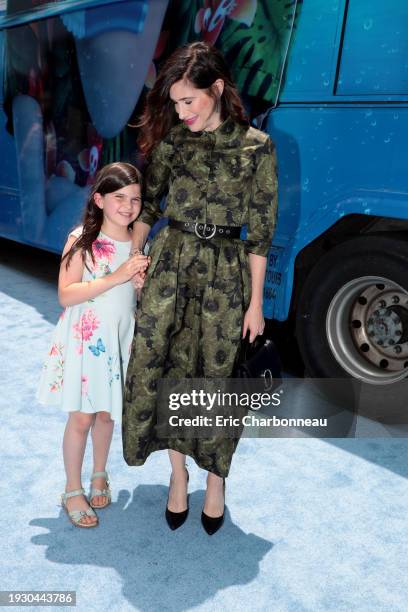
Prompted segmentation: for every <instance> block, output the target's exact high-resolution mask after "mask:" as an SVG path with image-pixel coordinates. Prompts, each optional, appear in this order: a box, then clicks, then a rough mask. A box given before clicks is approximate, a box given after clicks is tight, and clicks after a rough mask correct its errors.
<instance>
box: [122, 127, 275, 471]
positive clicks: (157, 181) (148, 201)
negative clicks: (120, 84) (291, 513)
mask: <svg viewBox="0 0 408 612" xmlns="http://www.w3.org/2000/svg"><path fill="white" fill-rule="evenodd" d="M166 193H167V194H168V197H167V208H166V211H165V214H166V216H168V217H171V218H173V219H176V220H178V221H193V222H194V221H198V222H206V223H215V224H219V225H228V226H241V225H244V224H247V239H246V241H242V240H239V239H234V240H231V239H226V238H222V237H217V238H212V239H211V240H203V239H200V238H199V237H197V236H196V235H195V234H191V233H186V232H183V231H180V230H177V229H173V228H169V227H166V228H165V229H163V230H162V231H161V232H160V233H159V234H158V235H157V236H156V238H155V240H154V243H153V247H152V250H151V258H152V259H151V264H150V267H149V270H148V274H147V278H146V281H145V285H144V288H143V294H142V299H141V303H140V307H139V308H138V312H137V317H136V328H135V336H134V340H133V345H132V352H131V357H130V362H129V367H128V371H127V381H126V390H125V401H124V410H123V424H122V427H123V450H124V457H125V460H126V462H127V463H128V464H129V465H141V464H143V463H144V462H145V460H146V458H147V457H148V456H149V454H150V453H151V452H153V451H155V450H160V449H165V448H172V449H175V450H177V451H179V452H181V453H183V454H186V455H190V456H191V457H193V458H194V460H195V461H196V463H197V464H198V465H199V466H200V467H202V468H204V469H205V470H208V471H210V472H214V473H215V474H217V475H219V476H223V477H225V476H227V475H228V471H229V467H230V463H231V458H232V455H233V452H234V450H235V448H236V445H237V442H238V441H237V440H236V439H231V438H226V437H223V436H217V437H212V438H208V439H203V438H193V439H189V440H187V439H178V438H167V439H160V438H158V437H157V434H156V430H155V424H156V395H157V383H158V381H159V380H160V379H161V378H171V379H181V378H220V377H222V378H223V377H225V378H226V377H229V376H230V375H231V373H232V369H233V365H234V361H235V358H236V354H237V350H238V348H239V344H240V338H241V331H242V323H243V317H244V314H245V311H246V309H247V307H248V305H249V301H250V291H251V284H250V270H249V263H248V253H255V254H257V255H262V256H265V257H266V255H267V253H268V249H269V247H270V244H271V239H272V235H273V231H274V226H275V218H276V209H277V177H276V157H275V149H274V145H273V144H272V142H271V140H270V138H269V136H268V135H267V134H265V133H264V132H261V131H259V130H256V129H255V128H253V127H248V126H246V125H241V124H238V123H235V122H234V121H233V120H232V119H231V118H228V119H226V120H225V121H224V122H223V123H222V124H221V125H220V126H219V127H218V128H217V129H216V130H214V131H213V132H196V133H194V132H191V131H190V130H189V129H188V128H187V127H186V126H184V124H179V125H177V126H175V127H174V128H172V130H171V131H170V132H169V134H168V135H167V136H166V137H165V138H164V139H163V141H162V142H161V143H160V144H159V145H158V146H157V147H156V149H155V150H154V152H153V154H152V159H151V163H150V165H149V167H148V169H147V172H146V186H145V198H144V207H143V211H142V213H141V215H140V217H139V220H140V221H144V222H145V223H148V224H149V225H153V223H154V222H155V221H157V219H159V217H160V216H161V214H162V212H161V210H160V202H161V200H162V198H163V196H164V195H165V194H166Z"/></svg>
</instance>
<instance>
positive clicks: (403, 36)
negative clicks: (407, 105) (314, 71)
mask: <svg viewBox="0 0 408 612" xmlns="http://www.w3.org/2000/svg"><path fill="white" fill-rule="evenodd" d="M407 23H408V3H407V2H406V0H394V2H392V6H391V4H390V3H385V2H384V1H383V0H370V2H360V1H358V0H350V3H349V7H348V12H347V22H346V24H345V30H344V42H343V50H342V55H341V63H340V71H339V79H338V82H337V89H336V94H339V95H345V96H351V95H354V96H355V95H384V94H386V95H398V94H400V95H401V94H402V95H404V94H405V95H407V94H408V30H407V28H406V24H407Z"/></svg>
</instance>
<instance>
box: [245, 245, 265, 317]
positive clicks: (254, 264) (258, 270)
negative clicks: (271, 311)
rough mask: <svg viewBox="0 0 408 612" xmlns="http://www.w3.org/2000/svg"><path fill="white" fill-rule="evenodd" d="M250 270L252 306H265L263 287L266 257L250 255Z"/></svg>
mask: <svg viewBox="0 0 408 612" xmlns="http://www.w3.org/2000/svg"><path fill="white" fill-rule="evenodd" d="M249 268H250V270H251V285H252V287H251V289H252V290H251V305H252V306H260V307H261V308H262V305H263V287H264V282H265V272H266V257H263V256H262V255H255V253H249Z"/></svg>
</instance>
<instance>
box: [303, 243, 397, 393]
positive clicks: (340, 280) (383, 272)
mask: <svg viewBox="0 0 408 612" xmlns="http://www.w3.org/2000/svg"><path fill="white" fill-rule="evenodd" d="M364 277H367V278H368V277H381V278H383V279H387V280H389V281H390V284H394V285H398V286H399V287H400V288H402V291H401V290H400V293H399V295H400V296H401V297H402V298H403V299H401V304H403V305H402V307H401V308H402V309H403V319H404V321H405V327H404V329H405V332H406V328H407V322H406V321H407V319H406V318H405V317H406V315H405V311H406V313H408V242H406V241H404V240H401V239H395V238H391V237H389V236H383V235H382V236H362V237H359V238H355V239H352V240H348V241H346V242H344V243H342V244H340V245H338V246H336V247H334V248H333V249H332V250H331V251H329V252H328V253H327V254H326V255H325V256H324V257H323V258H322V259H321V260H320V261H319V262H318V263H317V264H316V265H315V266H314V268H313V269H312V270H311V272H310V273H309V275H308V277H307V279H306V281H305V283H304V286H303V287H302V290H301V295H300V299H299V303H298V308H297V312H296V337H297V341H298V344H299V349H300V353H301V355H302V358H303V361H304V364H305V368H306V373H307V374H308V375H309V376H311V377H314V378H354V379H357V380H363V381H364V377H363V375H362V374H361V372H363V370H360V369H358V368H357V366H356V368H355V370H354V371H353V367H352V365H351V366H350V367H346V366H348V365H349V364H348V362H347V360H346V359H345V360H342V359H340V360H339V359H337V358H336V357H335V354H334V352H333V350H332V348H331V346H330V343H329V337H328V333H329V334H330V332H327V331H326V322H327V321H329V320H330V319H328V313H329V307H330V305H331V304H333V302H332V300H333V298H335V300H336V299H337V300H339V299H340V298H338V297H335V296H339V295H340V293H339V291H340V290H342V291H344V295H347V290H348V289H347V287H349V286H353V282H352V281H354V282H355V283H356V285H355V286H358V282H359V279H363V278H364ZM377 287H381V283H380V284H379V285H378V284H373V285H372V288H371V289H370V291H373V292H374V293H375V288H377ZM386 287H387V285H386ZM343 288H345V289H343ZM405 292H406V295H407V299H406V300H405V297H404V295H405ZM379 295H380V293H379ZM350 299H351V298H350ZM353 299H354V297H353ZM359 299H360V300H361V299H362V298H361V297H360V298H359ZM363 299H364V298H363ZM375 299H377V298H375ZM390 299H391V298H390ZM394 299H395V298H394ZM335 300H334V301H335ZM355 303H356V302H355V301H354V305H355ZM359 303H361V302H360V301H359ZM353 308H354V306H353ZM351 312H353V313H354V312H355V310H353V311H352V310H351V308H350V310H349V312H348V315H350V313H351ZM377 312H378V311H377ZM339 316H340V315H339ZM346 316H347V312H345V313H344V318H345V317H346ZM393 316H394V315H393ZM372 320H373V319H371V321H372ZM358 323H359V322H358V321H357V324H358ZM344 325H346V322H344ZM347 325H348V327H349V329H350V342H351V341H352V342H353V346H352V347H351V348H349V347H348V346H347V348H346V349H345V355H346V353H347V351H348V350H350V351H352V350H354V348H355V351H356V353H355V359H356V360H357V359H361V363H362V368H364V367H365V366H364V363H365V361H367V357H368V355H367V353H366V355H365V356H364V355H363V352H362V350H361V349H360V347H359V346H357V345H356V342H355V336H353V331H352V325H351V324H350V320H349V321H348V323H347ZM371 325H372V324H371ZM365 326H366V329H365V330H364V331H365V332H367V334H371V335H374V332H373V331H372V327H371V331H370V332H369V329H370V328H367V324H366V323H365ZM329 329H332V328H330V326H329ZM344 330H346V328H345V327H344ZM344 330H343V331H342V334H343V335H344V334H347V331H344ZM405 332H404V334H403V336H402V338H405ZM397 333H398V334H400V333H401V332H400V330H398V331H397ZM330 339H331V338H330ZM376 340H378V336H376ZM370 342H372V345H371V346H369V349H367V348H366V345H363V344H362V345H361V347H362V348H365V350H366V351H367V350H368V352H369V351H370V350H372V352H371V353H370V356H371V355H373V351H374V353H375V351H376V348H378V347H375V346H373V342H374V341H373V340H370ZM385 342H386V343H388V342H389V339H388V338H387V339H386V340H385ZM393 343H394V341H393ZM342 346H343V345H342ZM401 346H402V347H403V352H402V356H404V355H405V354H406V351H407V350H408V342H405V343H404V344H402V345H401ZM387 348H388V351H389V352H390V351H394V352H395V351H396V350H397V349H396V348H395V347H394V346H392V347H391V346H389V347H387ZM398 350H400V349H399V348H398ZM350 354H351V353H350ZM346 356H347V355H346ZM353 359H354V354H353ZM395 359H396V358H395ZM385 362H386V360H382V361H381V364H382V366H381V368H380V367H378V368H377V369H378V380H376V371H377V370H376V366H377V364H376V363H375V360H372V362H370V364H369V365H370V368H372V372H371V374H370V376H371V378H372V380H366V381H365V382H366V383H368V384H375V385H380V384H381V385H388V384H390V383H392V382H393V380H391V378H390V379H386V377H387V376H388V374H387V372H386V369H384V365H383V364H384V363H385ZM390 363H391V359H390V362H389V364H390ZM343 364H346V366H345V367H343ZM367 367H368V366H367ZM398 367H401V371H400V372H399V373H397V374H396V375H395V376H398V377H399V379H401V377H402V378H403V377H404V373H405V376H408V361H407V362H405V361H404V359H402V360H401V366H399V365H398ZM391 375H392V374H390V375H389V376H390V377H391Z"/></svg>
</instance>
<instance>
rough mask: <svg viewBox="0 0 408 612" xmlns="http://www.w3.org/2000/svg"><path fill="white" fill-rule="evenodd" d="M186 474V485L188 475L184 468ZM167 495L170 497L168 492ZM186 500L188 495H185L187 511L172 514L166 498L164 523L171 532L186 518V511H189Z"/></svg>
mask: <svg viewBox="0 0 408 612" xmlns="http://www.w3.org/2000/svg"><path fill="white" fill-rule="evenodd" d="M186 472H187V483H188V479H189V474H188V470H187V468H186ZM169 495H170V492H169ZM188 498H189V495H187V509H186V510H183V511H182V512H172V511H171V510H169V508H168V503H169V497H167V504H166V521H167V524H168V526H169V527H170V529H171V530H172V531H174V530H175V529H178V528H179V527H181V526H182V524H183V523H184V521H185V520H186V518H187V516H188V511H189V506H188Z"/></svg>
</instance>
